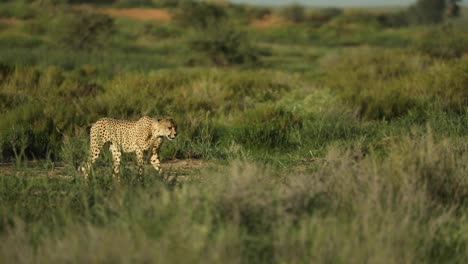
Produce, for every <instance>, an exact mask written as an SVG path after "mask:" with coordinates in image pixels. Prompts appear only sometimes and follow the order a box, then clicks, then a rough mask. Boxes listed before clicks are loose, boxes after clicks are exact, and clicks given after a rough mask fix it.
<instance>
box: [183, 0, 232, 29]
mask: <svg viewBox="0 0 468 264" xmlns="http://www.w3.org/2000/svg"><path fill="white" fill-rule="evenodd" d="M226 19H227V13H226V11H225V9H224V8H222V7H221V6H220V5H216V4H211V3H207V2H196V1H184V2H182V3H181V4H180V6H179V8H178V9H177V10H176V11H175V14H174V20H175V21H176V23H178V24H180V25H182V26H186V27H194V28H200V29H205V28H208V27H211V26H213V25H214V24H217V23H220V22H223V21H225V20H226Z"/></svg>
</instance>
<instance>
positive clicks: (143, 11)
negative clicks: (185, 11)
mask: <svg viewBox="0 0 468 264" xmlns="http://www.w3.org/2000/svg"><path fill="white" fill-rule="evenodd" d="M76 9H78V10H83V11H89V12H97V13H102V14H106V15H110V16H117V17H118V16H120V17H128V18H132V19H137V20H142V21H159V22H169V21H170V20H171V18H172V16H171V13H170V12H169V10H166V9H160V8H112V7H103V8H96V7H92V6H89V5H79V6H76Z"/></svg>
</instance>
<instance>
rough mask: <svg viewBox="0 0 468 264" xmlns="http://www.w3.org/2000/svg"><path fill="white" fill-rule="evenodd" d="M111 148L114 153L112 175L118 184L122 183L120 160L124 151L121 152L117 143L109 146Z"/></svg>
mask: <svg viewBox="0 0 468 264" xmlns="http://www.w3.org/2000/svg"><path fill="white" fill-rule="evenodd" d="M109 150H110V151H111V153H112V161H113V168H112V171H113V173H112V176H113V177H114V181H115V183H116V184H117V185H120V161H121V157H122V153H121V152H120V150H119V148H118V147H117V146H116V145H115V144H111V145H110V146H109Z"/></svg>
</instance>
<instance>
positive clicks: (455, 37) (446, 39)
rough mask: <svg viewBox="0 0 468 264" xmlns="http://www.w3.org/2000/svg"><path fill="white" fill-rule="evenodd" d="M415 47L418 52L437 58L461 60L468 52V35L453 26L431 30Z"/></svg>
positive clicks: (417, 40)
mask: <svg viewBox="0 0 468 264" xmlns="http://www.w3.org/2000/svg"><path fill="white" fill-rule="evenodd" d="M413 46H414V49H415V50H416V51H417V52H420V53H422V54H427V55H430V56H433V57H436V58H442V59H453V58H459V57H461V56H462V55H463V54H465V53H467V52H468V33H466V32H464V31H462V30H459V29H458V28H456V27H453V26H451V25H445V26H439V27H435V28H429V29H426V30H425V32H424V33H423V35H422V36H421V37H419V38H417V39H416V40H415V42H414V44H413Z"/></svg>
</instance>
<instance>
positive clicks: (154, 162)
mask: <svg viewBox="0 0 468 264" xmlns="http://www.w3.org/2000/svg"><path fill="white" fill-rule="evenodd" d="M162 142H163V139H162V137H158V138H157V139H156V141H155V143H154V145H153V150H152V153H153V155H152V156H151V165H153V168H154V169H155V170H156V171H158V172H161V162H160V161H159V149H160V147H161V145H162Z"/></svg>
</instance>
